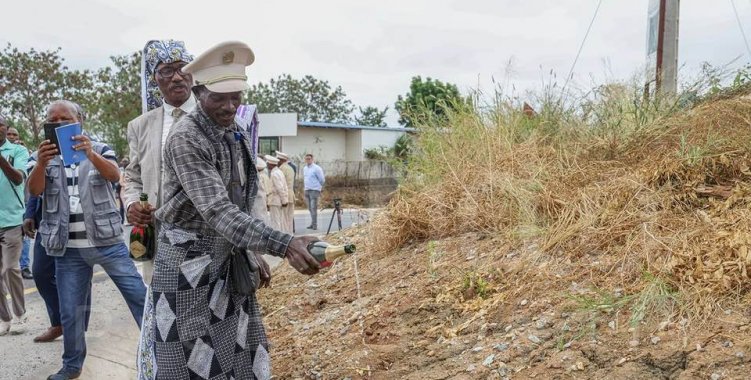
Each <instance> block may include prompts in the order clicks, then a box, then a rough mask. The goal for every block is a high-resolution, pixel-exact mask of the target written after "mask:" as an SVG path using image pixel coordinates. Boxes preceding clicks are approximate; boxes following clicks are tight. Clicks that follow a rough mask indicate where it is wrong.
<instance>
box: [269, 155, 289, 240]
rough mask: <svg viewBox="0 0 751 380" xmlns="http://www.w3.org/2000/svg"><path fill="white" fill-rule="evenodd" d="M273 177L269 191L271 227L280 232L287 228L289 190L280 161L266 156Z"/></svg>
mask: <svg viewBox="0 0 751 380" xmlns="http://www.w3.org/2000/svg"><path fill="white" fill-rule="evenodd" d="M264 158H265V159H266V163H267V164H268V168H269V175H270V176H271V189H270V190H269V199H268V204H269V214H270V215H271V225H272V226H274V228H276V229H278V230H284V229H286V228H287V213H286V211H285V210H286V209H287V208H288V207H289V201H288V199H289V188H288V187H287V181H286V180H285V178H284V173H282V171H281V169H279V159H277V158H276V157H273V156H265V157H264Z"/></svg>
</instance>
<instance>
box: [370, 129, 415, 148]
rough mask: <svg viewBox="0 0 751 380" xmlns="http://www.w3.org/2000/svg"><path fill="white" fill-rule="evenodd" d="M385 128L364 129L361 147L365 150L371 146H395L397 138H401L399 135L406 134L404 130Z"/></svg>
mask: <svg viewBox="0 0 751 380" xmlns="http://www.w3.org/2000/svg"><path fill="white" fill-rule="evenodd" d="M384 129H385V130H384V131H377V130H372V129H363V130H362V146H361V147H360V149H361V150H362V151H364V150H367V149H371V148H378V147H380V146H385V147H386V148H393V147H394V143H396V140H397V139H398V138H399V136H401V135H403V134H404V132H393V131H388V128H384Z"/></svg>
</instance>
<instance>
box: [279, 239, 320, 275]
mask: <svg viewBox="0 0 751 380" xmlns="http://www.w3.org/2000/svg"><path fill="white" fill-rule="evenodd" d="M318 240H319V239H318V238H316V237H315V236H296V237H294V238H292V241H291V242H290V243H289V248H287V261H288V262H289V265H291V266H292V268H295V270H297V271H298V272H300V273H302V274H307V275H309V276H310V275H314V274H316V273H318V271H319V270H320V269H321V264H319V263H318V260H316V259H315V257H313V256H311V255H310V253H308V244H310V243H312V242H316V241H318Z"/></svg>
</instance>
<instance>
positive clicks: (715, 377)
mask: <svg viewBox="0 0 751 380" xmlns="http://www.w3.org/2000/svg"><path fill="white" fill-rule="evenodd" d="M709 378H710V379H712V380H720V379H722V375H720V374H719V373H717V372H715V373H713V374H712V376H710V377H709Z"/></svg>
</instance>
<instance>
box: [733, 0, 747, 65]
mask: <svg viewBox="0 0 751 380" xmlns="http://www.w3.org/2000/svg"><path fill="white" fill-rule="evenodd" d="M730 5H732V6H733V12H734V13H735V21H737V22H738V29H740V30H741V35H742V36H743V42H744V43H745V44H746V52H748V58H749V59H751V47H749V45H748V38H746V32H745V31H744V30H743V23H742V22H741V17H740V16H739V15H738V9H737V8H736V7H735V0H730Z"/></svg>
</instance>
